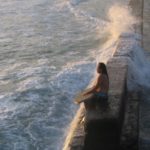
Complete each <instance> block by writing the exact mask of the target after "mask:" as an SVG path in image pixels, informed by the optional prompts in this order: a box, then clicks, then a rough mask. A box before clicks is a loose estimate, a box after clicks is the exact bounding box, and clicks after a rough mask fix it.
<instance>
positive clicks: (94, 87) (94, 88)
mask: <svg viewBox="0 0 150 150" xmlns="http://www.w3.org/2000/svg"><path fill="white" fill-rule="evenodd" d="M101 81H102V76H101V75H98V77H97V81H96V84H95V85H94V86H93V87H92V88H91V90H90V91H88V92H86V93H85V94H84V95H86V94H90V93H93V92H95V91H96V89H97V88H98V87H99V86H100V83H101Z"/></svg>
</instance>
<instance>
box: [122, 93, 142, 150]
mask: <svg viewBox="0 0 150 150" xmlns="http://www.w3.org/2000/svg"><path fill="white" fill-rule="evenodd" d="M138 136H139V94H138V93H128V95H127V99H126V107H125V119H124V123H123V128H122V134H121V147H122V149H123V150H138Z"/></svg>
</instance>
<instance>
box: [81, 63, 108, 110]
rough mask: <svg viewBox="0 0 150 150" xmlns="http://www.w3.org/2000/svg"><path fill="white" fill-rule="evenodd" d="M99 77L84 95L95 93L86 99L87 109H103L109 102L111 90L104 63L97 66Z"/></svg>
mask: <svg viewBox="0 0 150 150" xmlns="http://www.w3.org/2000/svg"><path fill="white" fill-rule="evenodd" d="M97 73H98V77H97V79H96V84H95V85H94V86H93V87H92V88H91V89H90V90H89V91H88V92H86V93H84V96H86V95H89V94H93V97H92V98H91V99H89V100H87V101H86V100H85V101H84V105H85V108H86V110H95V109H99V108H100V109H103V107H104V105H105V104H106V103H107V99H108V90H109V77H108V73H107V69H106V65H105V64H104V63H99V64H98V66H97Z"/></svg>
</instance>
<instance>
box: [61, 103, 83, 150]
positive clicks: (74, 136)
mask: <svg viewBox="0 0 150 150" xmlns="http://www.w3.org/2000/svg"><path fill="white" fill-rule="evenodd" d="M84 115H85V108H84V106H83V104H81V105H80V108H79V110H78V111H77V113H76V115H75V117H74V119H73V121H72V122H71V124H70V127H69V131H68V135H67V137H66V140H65V143H64V147H63V150H81V149H82V148H83V145H84V138H85V132H84V126H83V123H82V119H83V117H84Z"/></svg>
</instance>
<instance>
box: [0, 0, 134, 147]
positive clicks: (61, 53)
mask: <svg viewBox="0 0 150 150" xmlns="http://www.w3.org/2000/svg"><path fill="white" fill-rule="evenodd" d="M0 14H1V15H0V20H1V21H0V150H61V149H62V146H63V142H64V137H65V135H66V133H67V128H68V125H69V123H70V121H71V120H72V119H73V116H74V114H75V112H76V110H77V109H78V106H76V105H75V104H74V103H73V98H74V96H75V95H76V93H78V92H79V91H81V90H83V89H84V88H86V87H87V85H88V84H89V82H90V80H91V79H92V78H93V76H94V73H95V68H96V62H97V61H104V62H106V61H107V60H108V59H109V58H110V57H111V56H112V54H113V52H114V49H115V47H116V41H117V39H118V37H119V35H120V34H121V33H122V32H126V31H127V30H129V29H130V25H132V24H134V23H135V22H134V21H133V22H132V20H133V18H132V17H131V20H130V19H129V14H128V1H127V0H126V1H125V0H105V1H100V0H92V1H90V0H55V1H54V0H30V1H29V0H22V1H20V0H13V1H12V0H7V1H6V0H1V5H0ZM118 14H119V15H118ZM120 14H122V15H121V16H120ZM125 17H128V19H129V21H128V24H123V20H124V18H125Z"/></svg>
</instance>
